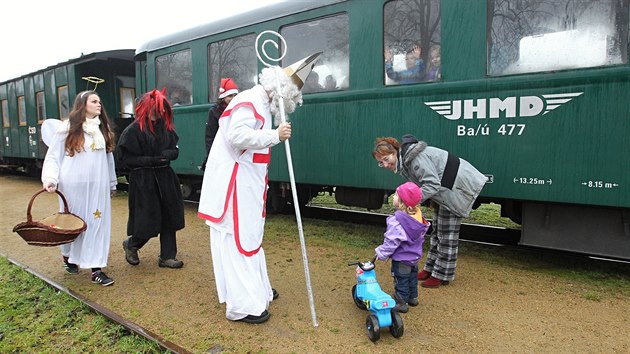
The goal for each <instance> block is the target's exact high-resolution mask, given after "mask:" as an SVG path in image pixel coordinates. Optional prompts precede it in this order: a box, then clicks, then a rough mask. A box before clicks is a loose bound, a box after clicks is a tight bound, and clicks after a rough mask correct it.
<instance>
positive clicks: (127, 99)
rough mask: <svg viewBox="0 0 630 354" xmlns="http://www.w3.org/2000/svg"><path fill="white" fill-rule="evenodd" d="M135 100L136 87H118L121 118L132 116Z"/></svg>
mask: <svg viewBox="0 0 630 354" xmlns="http://www.w3.org/2000/svg"><path fill="white" fill-rule="evenodd" d="M135 101H136V89H134V88H130V87H121V88H120V113H121V114H120V115H121V118H133V112H134V102H135Z"/></svg>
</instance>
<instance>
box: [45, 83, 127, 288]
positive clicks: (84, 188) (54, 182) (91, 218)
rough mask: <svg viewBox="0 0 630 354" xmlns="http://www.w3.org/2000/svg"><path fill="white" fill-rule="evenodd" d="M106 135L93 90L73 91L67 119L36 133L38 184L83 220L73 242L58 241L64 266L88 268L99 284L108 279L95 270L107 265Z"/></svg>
mask: <svg viewBox="0 0 630 354" xmlns="http://www.w3.org/2000/svg"><path fill="white" fill-rule="evenodd" d="M50 131H52V132H53V133H52V134H50V133H48V132H50ZM112 137H113V134H112V133H111V130H110V128H109V122H108V118H107V114H106V113H105V111H104V109H103V108H102V106H101V102H100V98H99V96H98V95H97V94H96V92H93V91H83V92H81V93H79V94H78V95H77V97H76V99H75V102H74V107H73V109H72V112H70V115H69V118H68V120H66V121H58V120H54V119H49V120H46V121H45V122H44V124H43V125H42V138H43V140H44V142H45V143H46V144H47V145H48V146H49V147H48V152H47V153H46V158H45V159H44V164H43V167H42V183H43V188H44V189H46V190H47V191H48V192H50V193H53V192H55V190H57V189H59V191H61V192H62V193H63V194H64V196H65V197H66V200H67V202H68V207H69V210H70V212H71V213H73V214H75V215H77V216H79V217H80V218H82V219H83V220H84V221H85V223H86V224H87V229H86V231H84V232H83V233H81V234H80V235H79V236H78V237H77V238H76V239H75V240H74V241H73V242H71V243H68V244H64V245H61V246H60V248H61V254H62V256H63V259H64V267H65V269H66V271H67V272H68V273H71V274H77V273H78V272H79V268H91V271H92V272H91V280H92V282H94V283H97V284H101V285H103V286H108V285H111V284H113V283H114V280H113V279H111V278H110V277H108V276H107V275H106V274H105V273H104V272H103V271H102V269H101V268H103V267H105V266H107V259H108V255H109V244H110V237H111V196H112V195H113V194H114V193H115V190H116V184H117V180H116V172H115V167H114V158H113V154H112V151H113V149H114V141H113V138H112ZM60 207H61V208H63V205H62V203H61V201H60ZM62 210H63V209H62Z"/></svg>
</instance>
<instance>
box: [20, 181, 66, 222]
mask: <svg viewBox="0 0 630 354" xmlns="http://www.w3.org/2000/svg"><path fill="white" fill-rule="evenodd" d="M44 192H46V190H45V189H42V190H41V191H39V192H37V193H35V194H34V195H33V196H32V197H31V201H30V202H28V209H27V210H26V220H28V222H29V223H31V222H33V216H32V215H31V207H33V202H34V201H35V197H37V196H38V195H40V194H42V193H44ZM55 193H57V194H59V196H60V197H61V200H62V201H63V212H64V213H65V214H68V213H69V210H68V202H67V201H66V197H65V196H64V195H63V193H61V192H60V191H59V190H58V189H57V190H55Z"/></svg>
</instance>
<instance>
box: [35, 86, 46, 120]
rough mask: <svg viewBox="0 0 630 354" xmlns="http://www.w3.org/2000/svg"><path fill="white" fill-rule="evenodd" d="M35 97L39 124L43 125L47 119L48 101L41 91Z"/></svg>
mask: <svg viewBox="0 0 630 354" xmlns="http://www.w3.org/2000/svg"><path fill="white" fill-rule="evenodd" d="M35 95H36V96H35V100H36V101H37V123H40V124H41V123H42V122H43V121H44V119H46V99H45V98H44V91H39V92H37V93H36V94H35Z"/></svg>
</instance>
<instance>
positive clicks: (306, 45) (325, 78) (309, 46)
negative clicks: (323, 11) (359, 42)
mask: <svg viewBox="0 0 630 354" xmlns="http://www.w3.org/2000/svg"><path fill="white" fill-rule="evenodd" d="M280 34H281V35H282V36H283V37H284V39H285V40H286V42H287V48H288V51H287V54H286V56H285V57H284V59H282V65H283V66H286V65H290V64H292V63H294V62H296V61H298V60H300V59H302V58H304V57H306V56H307V55H309V54H313V53H315V52H318V51H322V52H323V53H322V55H321V57H320V58H319V59H318V61H317V62H316V64H315V67H314V68H313V70H312V71H311V73H310V75H309V76H308V77H307V78H306V81H305V82H304V87H303V88H302V92H303V93H312V92H322V91H336V90H343V89H347V88H348V86H349V76H350V59H349V57H350V45H349V32H348V15H347V14H339V15H335V16H331V17H324V18H319V19H316V20H312V21H308V22H304V23H299V24H294V25H289V26H285V27H283V28H282V29H281V30H280Z"/></svg>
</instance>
